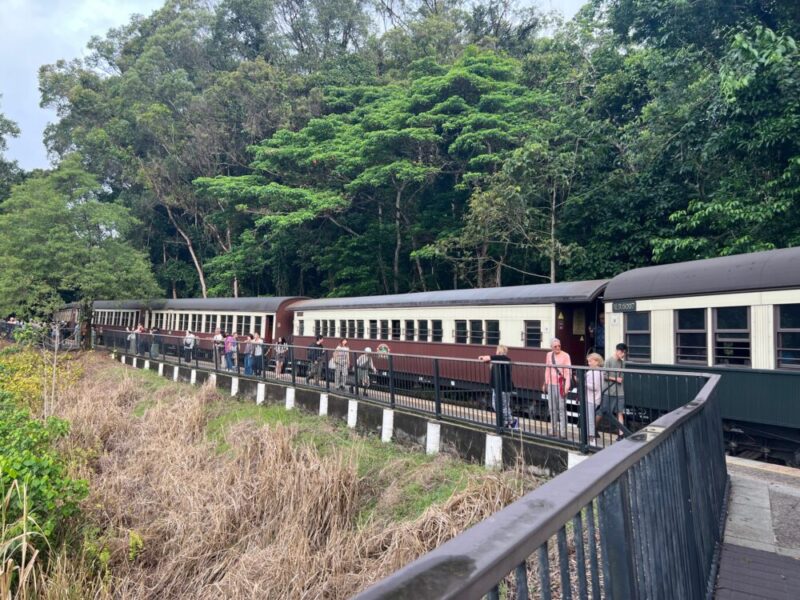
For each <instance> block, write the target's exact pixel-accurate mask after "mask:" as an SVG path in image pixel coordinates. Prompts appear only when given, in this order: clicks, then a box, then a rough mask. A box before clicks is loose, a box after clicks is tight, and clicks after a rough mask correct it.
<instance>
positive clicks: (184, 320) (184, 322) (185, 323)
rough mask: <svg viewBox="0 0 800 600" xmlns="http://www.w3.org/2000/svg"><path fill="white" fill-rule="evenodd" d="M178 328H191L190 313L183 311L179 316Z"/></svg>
mask: <svg viewBox="0 0 800 600" xmlns="http://www.w3.org/2000/svg"><path fill="white" fill-rule="evenodd" d="M178 329H180V330H181V331H186V330H187V329H189V315H186V314H183V313H181V315H180V316H179V317H178Z"/></svg>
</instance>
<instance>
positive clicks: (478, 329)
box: [469, 321, 483, 344]
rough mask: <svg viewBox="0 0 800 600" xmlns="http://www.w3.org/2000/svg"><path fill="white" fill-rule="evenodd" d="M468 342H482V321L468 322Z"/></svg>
mask: <svg viewBox="0 0 800 600" xmlns="http://www.w3.org/2000/svg"><path fill="white" fill-rule="evenodd" d="M469 343H470V344H482V343H483V321H470V322H469Z"/></svg>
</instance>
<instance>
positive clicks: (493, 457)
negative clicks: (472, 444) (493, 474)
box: [484, 433, 503, 469]
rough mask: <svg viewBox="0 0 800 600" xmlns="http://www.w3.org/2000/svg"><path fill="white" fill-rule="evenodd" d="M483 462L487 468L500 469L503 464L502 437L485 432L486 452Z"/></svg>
mask: <svg viewBox="0 0 800 600" xmlns="http://www.w3.org/2000/svg"><path fill="white" fill-rule="evenodd" d="M484 464H485V465H486V468H487V469H500V468H502V466H503V438H502V437H500V436H499V435H492V434H491V433H487V434H486V454H485V457H484Z"/></svg>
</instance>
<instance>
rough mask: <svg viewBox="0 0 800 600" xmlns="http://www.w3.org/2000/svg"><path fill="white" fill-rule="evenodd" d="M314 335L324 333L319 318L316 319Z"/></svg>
mask: <svg viewBox="0 0 800 600" xmlns="http://www.w3.org/2000/svg"><path fill="white" fill-rule="evenodd" d="M314 335H315V336H318V335H322V328H321V327H320V325H319V319H314Z"/></svg>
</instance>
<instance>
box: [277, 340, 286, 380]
mask: <svg viewBox="0 0 800 600" xmlns="http://www.w3.org/2000/svg"><path fill="white" fill-rule="evenodd" d="M288 352H289V344H287V343H286V338H284V337H283V336H281V337H279V338H278V343H277V344H275V375H280V374H281V373H283V365H285V364H286V354H287V353H288Z"/></svg>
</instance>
